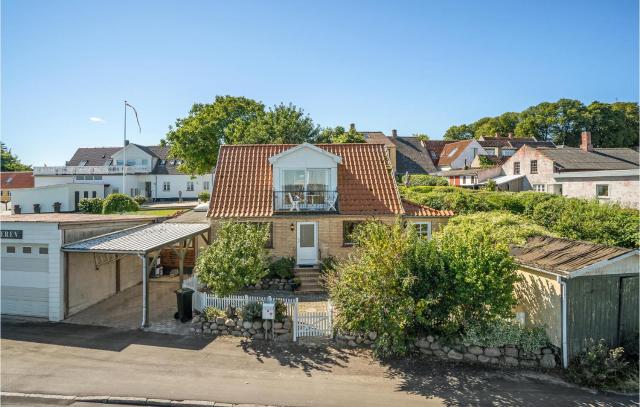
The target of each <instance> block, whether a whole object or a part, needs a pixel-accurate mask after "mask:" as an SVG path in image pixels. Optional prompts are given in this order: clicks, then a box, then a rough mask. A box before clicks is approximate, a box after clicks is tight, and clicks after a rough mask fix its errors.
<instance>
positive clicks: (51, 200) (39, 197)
mask: <svg viewBox="0 0 640 407" xmlns="http://www.w3.org/2000/svg"><path fill="white" fill-rule="evenodd" d="M104 193H105V186H104V185H103V184H88V183H82V184H80V183H77V184H56V185H45V186H40V187H35V188H21V189H16V190H14V191H13V195H12V198H11V204H12V208H13V211H14V213H47V212H74V211H77V210H78V202H80V200H81V199H83V198H104V196H105V195H104Z"/></svg>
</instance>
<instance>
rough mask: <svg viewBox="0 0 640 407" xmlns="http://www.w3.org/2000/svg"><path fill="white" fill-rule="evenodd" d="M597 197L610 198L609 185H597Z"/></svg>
mask: <svg viewBox="0 0 640 407" xmlns="http://www.w3.org/2000/svg"><path fill="white" fill-rule="evenodd" d="M596 196H597V197H598V198H609V185H607V184H597V185H596Z"/></svg>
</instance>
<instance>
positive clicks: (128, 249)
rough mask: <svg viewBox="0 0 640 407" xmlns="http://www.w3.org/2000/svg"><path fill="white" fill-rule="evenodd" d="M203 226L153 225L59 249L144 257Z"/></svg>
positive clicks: (194, 232) (79, 242)
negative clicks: (140, 255) (142, 255)
mask: <svg viewBox="0 0 640 407" xmlns="http://www.w3.org/2000/svg"><path fill="white" fill-rule="evenodd" d="M209 228H210V226H209V224H206V223H156V224H152V225H143V226H137V227H133V228H129V229H125V230H120V231H118V232H113V233H108V234H106V235H102V236H96V237H92V238H89V239H85V240H80V241H78V242H74V243H70V244H67V245H65V246H63V247H62V251H65V252H85V253H119V254H147V253H149V252H152V251H154V250H157V249H160V248H162V247H166V246H170V245H172V244H175V243H177V242H180V241H182V240H185V239H188V238H190V237H192V236H197V235H199V234H201V233H204V232H206V231H208V230H209Z"/></svg>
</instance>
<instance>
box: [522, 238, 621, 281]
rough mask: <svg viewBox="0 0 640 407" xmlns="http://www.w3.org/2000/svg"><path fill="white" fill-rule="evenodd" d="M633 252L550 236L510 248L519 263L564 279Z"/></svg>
mask: <svg viewBox="0 0 640 407" xmlns="http://www.w3.org/2000/svg"><path fill="white" fill-rule="evenodd" d="M630 252H634V249H627V248H623V247H616V246H607V245H603V244H598V243H591V242H583V241H578V240H570V239H562V238H557V237H551V236H533V237H530V238H529V239H528V240H527V243H526V244H525V245H524V246H522V247H513V248H512V249H511V254H512V255H513V257H515V259H516V261H517V262H518V263H519V264H522V265H524V266H528V267H533V268H537V269H541V270H545V271H549V272H552V273H555V274H560V275H563V276H569V275H571V273H573V272H575V271H577V270H580V269H582V268H585V267H587V266H590V265H592V264H595V263H598V262H601V261H604V260H612V259H615V258H616V257H620V256H622V255H625V254H627V253H630Z"/></svg>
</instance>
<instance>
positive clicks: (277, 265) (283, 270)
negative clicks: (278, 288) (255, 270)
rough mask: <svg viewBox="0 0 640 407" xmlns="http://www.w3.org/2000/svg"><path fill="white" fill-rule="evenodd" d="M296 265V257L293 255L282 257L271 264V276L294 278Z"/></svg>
mask: <svg viewBox="0 0 640 407" xmlns="http://www.w3.org/2000/svg"><path fill="white" fill-rule="evenodd" d="M295 265H296V259H294V258H293V257H280V258H279V259H277V260H274V261H272V262H271V264H269V276H270V277H277V278H285V279H290V278H293V268H294V267H295Z"/></svg>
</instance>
